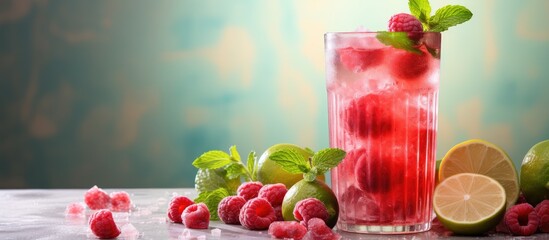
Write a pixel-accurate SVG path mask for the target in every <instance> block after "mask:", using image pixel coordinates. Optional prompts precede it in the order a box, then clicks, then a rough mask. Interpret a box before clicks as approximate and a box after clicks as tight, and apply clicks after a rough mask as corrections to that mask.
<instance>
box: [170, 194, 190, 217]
mask: <svg viewBox="0 0 549 240" xmlns="http://www.w3.org/2000/svg"><path fill="white" fill-rule="evenodd" d="M192 204H194V202H193V201H192V200H191V199H189V198H187V197H185V196H175V197H173V198H172V200H171V201H170V205H169V206H168V218H169V219H170V220H172V221H173V222H175V223H182V222H183V220H182V219H181V214H182V213H183V211H184V210H185V208H187V207H188V206H190V205H192Z"/></svg>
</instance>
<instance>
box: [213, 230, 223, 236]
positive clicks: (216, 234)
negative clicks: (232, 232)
mask: <svg viewBox="0 0 549 240" xmlns="http://www.w3.org/2000/svg"><path fill="white" fill-rule="evenodd" d="M212 236H213V237H221V229H219V228H214V229H212Z"/></svg>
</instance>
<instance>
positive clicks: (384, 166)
mask: <svg viewBox="0 0 549 240" xmlns="http://www.w3.org/2000/svg"><path fill="white" fill-rule="evenodd" d="M387 154H388V156H387ZM391 157H392V156H390V153H385V152H376V151H375V150H373V149H372V150H370V153H368V151H366V149H363V148H359V149H356V150H353V151H350V152H349V153H348V154H347V156H346V158H349V159H351V160H352V161H351V162H355V164H356V167H355V178H356V183H357V186H358V187H359V188H360V189H361V190H362V191H364V192H367V193H385V192H388V191H389V190H390V189H392V188H394V187H395V186H398V185H401V184H402V182H403V181H404V176H405V171H404V170H405V169H404V168H403V167H401V166H395V165H396V161H392V160H391V159H390V158H391ZM389 173H390V174H389Z"/></svg>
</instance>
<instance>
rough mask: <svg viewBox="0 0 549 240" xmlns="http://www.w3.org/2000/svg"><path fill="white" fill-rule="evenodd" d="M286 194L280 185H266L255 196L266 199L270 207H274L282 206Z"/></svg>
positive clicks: (284, 188) (283, 186)
mask: <svg viewBox="0 0 549 240" xmlns="http://www.w3.org/2000/svg"><path fill="white" fill-rule="evenodd" d="M286 192H288V189H287V188H286V185H284V184H282V183H275V184H267V185H265V186H263V187H262V188H261V189H260V190H259V193H258V195H257V196H258V197H260V198H265V199H267V201H269V202H270V203H271V206H273V207H274V206H280V205H282V200H284V195H286Z"/></svg>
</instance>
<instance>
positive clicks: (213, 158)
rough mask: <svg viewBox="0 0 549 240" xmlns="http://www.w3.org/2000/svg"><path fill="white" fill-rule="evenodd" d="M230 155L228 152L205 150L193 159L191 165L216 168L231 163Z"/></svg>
mask: <svg viewBox="0 0 549 240" xmlns="http://www.w3.org/2000/svg"><path fill="white" fill-rule="evenodd" d="M231 162H232V161H231V157H230V156H229V154H227V153H225V152H223V151H218V150H213V151H209V152H205V153H204V154H202V155H201V156H200V157H198V158H197V159H195V160H194V161H193V166H195V167H196V168H207V169H216V168H220V167H224V166H225V165H227V164H229V163H231Z"/></svg>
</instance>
